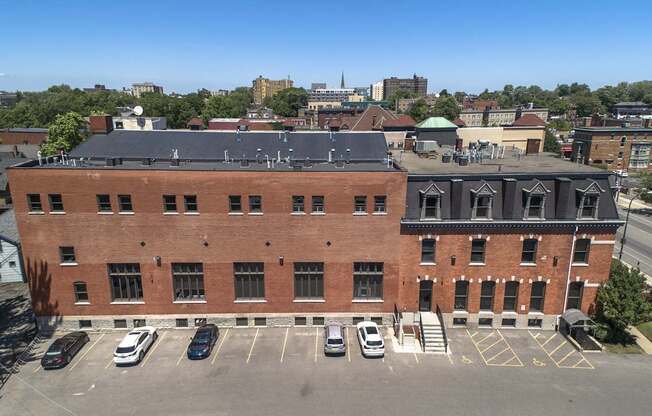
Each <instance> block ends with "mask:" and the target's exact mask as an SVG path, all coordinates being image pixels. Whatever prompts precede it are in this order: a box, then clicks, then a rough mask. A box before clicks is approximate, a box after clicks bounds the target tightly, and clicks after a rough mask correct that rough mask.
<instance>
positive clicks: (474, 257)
mask: <svg viewBox="0 0 652 416" xmlns="http://www.w3.org/2000/svg"><path fill="white" fill-rule="evenodd" d="M486 243H487V242H486V240H484V239H479V238H475V239H473V240H472V241H471V263H484V252H485V245H486Z"/></svg>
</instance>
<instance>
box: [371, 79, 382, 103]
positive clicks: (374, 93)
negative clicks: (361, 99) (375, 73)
mask: <svg viewBox="0 0 652 416" xmlns="http://www.w3.org/2000/svg"><path fill="white" fill-rule="evenodd" d="M369 90H370V91H371V99H372V100H374V101H381V100H382V99H383V98H385V96H384V95H383V81H378V82H376V83H374V84H371V86H370V87H369Z"/></svg>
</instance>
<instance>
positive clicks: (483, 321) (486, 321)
mask: <svg viewBox="0 0 652 416" xmlns="http://www.w3.org/2000/svg"><path fill="white" fill-rule="evenodd" d="M493 321H494V320H493V318H480V319H478V326H482V327H491V325H492V324H493Z"/></svg>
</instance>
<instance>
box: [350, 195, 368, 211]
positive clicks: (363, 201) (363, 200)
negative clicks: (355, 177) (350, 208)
mask: <svg viewBox="0 0 652 416" xmlns="http://www.w3.org/2000/svg"><path fill="white" fill-rule="evenodd" d="M353 202H354V204H355V207H354V212H360V213H365V212H367V197H366V196H364V195H359V196H356V197H355V198H354V199H353Z"/></svg>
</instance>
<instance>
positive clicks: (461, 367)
mask: <svg viewBox="0 0 652 416" xmlns="http://www.w3.org/2000/svg"><path fill="white" fill-rule="evenodd" d="M125 333H126V332H124V331H110V332H93V333H91V334H90V342H89V343H88V344H86V346H85V347H84V348H83V349H82V350H81V351H80V352H79V354H78V355H77V356H76V357H75V359H74V360H73V361H72V362H71V363H70V364H69V365H68V366H67V367H66V368H63V369H60V370H48V371H46V370H43V369H41V367H40V364H39V361H38V359H39V358H40V357H41V355H42V353H43V352H44V351H45V349H47V347H48V345H49V344H50V342H51V340H46V341H44V342H42V343H40V344H38V345H37V347H36V349H35V351H34V359H33V360H32V361H30V362H27V363H26V364H25V365H23V366H22V368H21V369H20V372H19V373H18V374H14V375H13V376H12V378H11V379H10V380H9V382H8V383H7V385H6V386H5V387H4V388H3V389H2V390H0V415H21V414H62V415H63V414H67V415H70V414H75V415H77V414H90V413H93V414H134V413H138V410H142V409H144V408H149V409H152V410H156V413H157V414H170V415H172V414H181V413H186V414H232V413H240V414H260V412H257V411H256V410H260V408H259V407H256V406H255V405H256V404H258V405H265V406H267V407H269V408H270V409H278V410H279V412H280V411H281V410H282V409H284V408H287V409H292V410H291V411H288V413H296V414H298V413H301V412H305V411H312V410H314V409H312V406H313V405H314V404H317V403H323V401H324V400H326V399H327V398H328V397H329V395H330V396H332V397H334V398H335V397H337V400H338V402H337V405H335V407H334V408H333V410H334V411H335V412H336V413H343V412H344V413H345V414H346V413H348V412H349V410H352V409H356V411H363V410H364V407H360V406H362V403H358V402H356V401H355V399H354V398H349V395H350V394H351V393H354V392H355V393H356V394H359V395H360V397H365V398H371V397H373V398H374V403H373V404H371V406H372V407H377V408H378V410H381V411H383V414H387V411H388V409H394V410H395V411H396V412H398V411H401V409H403V406H406V405H407V406H408V407H409V408H411V409H427V408H428V406H429V405H428V403H431V402H432V400H435V398H437V399H436V400H437V401H440V402H442V403H448V405H449V406H452V408H455V409H459V411H460V413H461V414H476V413H474V411H473V408H470V407H469V406H470V405H471V404H472V403H474V402H476V403H477V400H478V399H479V397H482V396H483V395H486V394H489V392H488V391H487V388H489V389H490V391H493V390H495V389H497V388H500V389H503V390H504V391H503V393H504V392H508V391H509V392H513V393H515V394H517V392H519V391H520V390H523V389H525V390H527V391H530V390H532V391H539V392H542V393H544V392H545V393H554V394H553V396H551V397H547V398H546V397H545V396H542V397H539V396H537V398H536V400H542V401H548V400H549V399H550V398H554V397H559V395H561V396H562V397H564V395H565V394H569V395H570V396H569V397H570V399H569V400H577V399H579V398H580V396H581V397H593V396H596V397H598V398H599V399H600V400H602V401H604V406H611V405H613V404H614V403H613V401H612V400H607V398H608V397H609V391H606V392H605V391H604V389H603V387H601V386H600V384H599V382H597V381H596V380H599V379H600V378H604V379H605V382H606V383H610V384H611V385H610V386H609V390H611V391H618V389H625V388H626V386H627V385H628V383H629V384H631V383H633V381H634V380H636V379H637V377H638V376H640V378H641V380H646V381H645V383H649V380H650V379H652V360H651V359H649V358H648V357H647V356H632V357H623V356H613V355H610V354H606V353H599V354H581V353H580V352H578V351H576V350H574V349H573V348H572V347H571V345H570V344H568V343H567V342H566V343H564V342H565V339H564V338H563V337H561V336H560V335H559V334H555V333H554V332H551V331H522V330H494V329H480V330H478V329H475V330H472V329H469V330H466V329H452V330H448V332H447V333H448V337H449V341H450V348H451V351H452V352H451V354H449V355H434V354H414V353H398V352H394V351H393V349H392V341H391V336H390V335H389V334H388V332H387V330H385V329H383V333H384V338H385V343H386V354H385V357H384V358H379V359H367V358H364V357H363V356H362V354H361V352H360V348H359V346H358V342H357V338H356V336H355V330H354V329H353V328H348V329H347V330H346V335H347V353H346V354H345V355H343V356H338V357H327V356H325V355H324V354H323V329H321V328H314V327H292V328H230V329H221V331H220V337H219V339H218V341H217V343H216V344H215V348H214V350H213V353H212V354H211V356H210V357H209V358H207V359H205V360H201V361H190V360H188V359H187V358H186V355H185V352H186V346H187V345H188V343H189V341H190V338H191V337H192V335H193V330H191V329H171V330H161V331H159V338H158V340H157V341H156V342H155V343H154V344H153V346H152V347H151V349H150V350H149V352H148V353H147V354H146V356H145V359H144V360H143V361H142V362H141V363H140V364H138V365H135V366H130V367H116V366H115V365H114V364H113V362H112V353H113V350H114V349H115V347H116V345H117V344H118V343H119V342H120V340H121V339H122V337H123V336H124V335H125ZM620 377H622V380H620ZM482 383H487V384H482ZM596 383H597V384H596ZM613 383H618V386H617V387H614V386H613ZM634 386H635V388H634V390H631V389H630V390H628V391H627V392H626V396H627V397H635V395H636V393H637V390H636V389H639V390H640V393H641V394H644V395H646V399H645V400H647V394H649V387H648V384H645V389H643V388H642V387H638V385H636V384H634ZM560 388H561V389H562V390H563V389H564V388H565V389H568V390H567V391H566V392H559V391H556V389H560ZM476 390H477V392H476ZM419 391H423V393H427V394H425V395H423V396H422V397H421V396H419V395H417V396H414V397H415V398H414V399H412V400H410V401H407V402H405V401H402V399H401V397H403V396H404V395H408V396H412V395H414V394H415V393H417V392H419ZM469 391H471V392H473V394H470V395H468V397H466V398H465V396H466V395H467V394H468V392H469ZM646 392H647V393H646ZM476 393H477V394H479V395H480V396H475V394H476ZM522 393H523V394H526V393H527V392H522ZM537 394H539V393H537ZM632 394H633V395H634V396H632ZM509 396H512V395H511V394H510V395H509ZM455 397H457V398H459V400H460V401H459V402H456V401H454V400H453V398H455ZM143 399H145V400H144V401H143ZM505 399H506V397H502V398H500V399H499V401H500V400H505ZM515 400H516V402H517V403H518V401H519V399H518V397H516V398H515ZM613 400H616V401H618V400H623V397H614V398H613ZM645 400H643V401H645ZM310 403H313V404H312V405H311V404H310ZM569 403H574V401H573V402H566V403H565V404H564V406H563V409H565V410H568V409H575V410H577V412H576V413H577V414H582V413H583V411H580V410H581V409H584V408H587V409H588V408H593V409H594V411H593V413H592V414H604V413H600V412H601V411H604V409H605V408H604V407H603V408H594V407H593V404H592V405H591V406H588V405H587V403H583V405H582V407H580V408H575V407H574V405H570V404H569ZM557 404H559V403H557ZM524 405H525V403H524ZM552 405H553V404H551V403H548V404H547V406H552ZM630 405H633V406H637V402H630ZM641 405H642V402H641ZM284 406H285V407H284ZM422 406H423V407H422ZM586 406H588V407H586ZM553 407H554V406H553ZM517 408H518V406H517ZM607 408H608V407H607ZM188 409H194V413H193V411H190V412H189V411H187V410H188ZM216 409H217V410H219V411H215V412H213V410H216ZM287 409H286V410H287ZM478 409H480V408H478ZM528 409H529V408H528V407H523V408H521V410H523V412H521V413H527V414H539V413H537V412H538V410H537V411H529V410H532V409H529V410H528ZM561 409H562V408H560V410H561ZM632 410H633V413H631V414H643V413H638V412H637V410H639V409H638V408H637V407H634V408H632ZM270 411H272V410H270ZM596 411H597V413H596ZM451 413H454V412H451ZM587 413H588V412H587ZM477 414H482V412H480V413H477ZM506 414H512V413H506ZM542 414H550V413H542Z"/></svg>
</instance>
